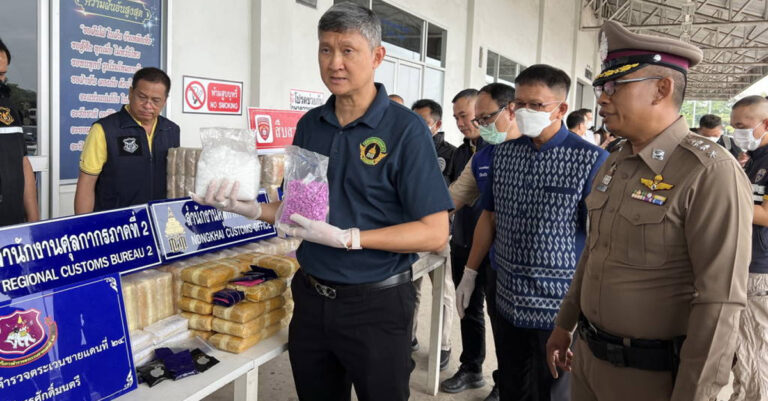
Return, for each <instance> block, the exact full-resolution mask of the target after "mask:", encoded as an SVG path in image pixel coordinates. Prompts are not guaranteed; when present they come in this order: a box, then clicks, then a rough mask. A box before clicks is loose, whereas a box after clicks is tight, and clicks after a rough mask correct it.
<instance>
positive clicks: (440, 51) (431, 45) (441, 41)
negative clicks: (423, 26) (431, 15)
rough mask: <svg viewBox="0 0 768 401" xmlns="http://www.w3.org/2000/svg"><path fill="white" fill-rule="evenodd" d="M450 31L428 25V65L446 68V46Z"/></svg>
mask: <svg viewBox="0 0 768 401" xmlns="http://www.w3.org/2000/svg"><path fill="white" fill-rule="evenodd" d="M447 36H448V31H446V30H445V29H442V28H439V27H436V26H434V25H432V24H427V64H429V65H433V66H438V67H445V44H446V42H447V41H448V39H447Z"/></svg>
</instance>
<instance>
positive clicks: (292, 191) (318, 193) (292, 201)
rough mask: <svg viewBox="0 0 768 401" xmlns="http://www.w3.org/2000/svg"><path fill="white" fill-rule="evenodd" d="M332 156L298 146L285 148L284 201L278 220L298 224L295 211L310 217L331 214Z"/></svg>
mask: <svg viewBox="0 0 768 401" xmlns="http://www.w3.org/2000/svg"><path fill="white" fill-rule="evenodd" d="M327 172H328V157H326V156H323V155H321V154H319V153H315V152H311V151H309V150H306V149H302V148H300V147H298V146H288V147H287V148H285V181H284V184H283V185H284V186H283V204H282V206H281V208H280V209H281V210H280V216H279V217H278V218H277V221H278V222H280V223H281V224H286V225H289V226H296V223H294V221H293V220H291V215H293V214H300V215H302V216H304V217H306V218H308V219H310V220H319V221H327V218H328V178H327Z"/></svg>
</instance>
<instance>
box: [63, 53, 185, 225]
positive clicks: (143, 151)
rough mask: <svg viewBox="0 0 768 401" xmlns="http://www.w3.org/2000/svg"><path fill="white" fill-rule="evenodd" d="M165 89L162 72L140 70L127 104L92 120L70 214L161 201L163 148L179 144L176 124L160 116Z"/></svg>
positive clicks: (167, 82)
mask: <svg viewBox="0 0 768 401" xmlns="http://www.w3.org/2000/svg"><path fill="white" fill-rule="evenodd" d="M170 90H171V79H170V78H169V77H168V75H167V74H166V73H165V72H163V71H162V70H160V69H158V68H154V67H147V68H142V69H140V70H139V71H136V73H135V74H134V76H133V83H132V85H131V88H130V89H129V92H128V94H129V96H128V104H127V105H125V106H124V107H123V108H122V109H121V110H120V111H119V112H117V113H115V114H112V115H110V116H107V117H104V118H102V119H100V120H98V121H96V123H94V124H93V126H92V127H91V131H90V132H89V133H88V137H87V138H86V139H85V146H84V147H83V153H82V154H81V155H80V176H79V177H78V179H77V190H76V192H75V214H83V213H90V212H94V211H101V210H110V209H116V208H120V207H125V206H131V205H136V204H141V203H146V202H148V201H151V200H156V199H165V197H166V174H167V173H166V160H167V156H168V149H170V148H175V147H178V146H179V126H178V125H176V124H175V123H173V122H172V121H170V120H168V119H167V118H165V117H163V116H161V115H160V112H161V111H162V110H163V108H164V107H165V101H166V100H167V99H168V93H169V92H170Z"/></svg>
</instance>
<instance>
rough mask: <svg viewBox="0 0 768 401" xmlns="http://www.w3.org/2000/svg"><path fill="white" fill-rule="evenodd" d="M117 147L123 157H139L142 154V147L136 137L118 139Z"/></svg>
mask: <svg viewBox="0 0 768 401" xmlns="http://www.w3.org/2000/svg"><path fill="white" fill-rule="evenodd" d="M117 146H118V147H119V148H120V155H121V156H139V155H141V154H142V152H141V145H140V144H139V142H138V138H136V137H135V136H121V137H118V138H117Z"/></svg>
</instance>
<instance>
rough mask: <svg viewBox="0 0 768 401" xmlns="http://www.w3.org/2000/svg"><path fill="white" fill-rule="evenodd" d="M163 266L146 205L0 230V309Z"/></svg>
mask: <svg viewBox="0 0 768 401" xmlns="http://www.w3.org/2000/svg"><path fill="white" fill-rule="evenodd" d="M158 264H160V255H159V253H158V251H157V242H156V240H155V235H154V233H153V231H152V225H151V223H150V218H149V211H148V209H147V207H146V205H142V206H137V207H129V208H124V209H117V210H112V211H108V212H101V213H91V214H86V215H82V216H73V217H66V218H62V219H57V220H48V221H44V222H39V223H32V224H26V225H19V226H11V227H6V228H3V229H0V306H3V305H4V304H6V303H8V302H9V301H10V300H11V299H14V298H18V297H21V296H25V295H29V294H34V293H37V292H41V291H45V290H51V289H54V288H58V287H61V286H65V285H69V284H73V283H77V282H81V281H85V280H89V279H93V278H96V277H99V276H104V275H107V274H112V273H120V272H128V271H135V270H139V269H142V268H145V267H150V266H155V265H158Z"/></svg>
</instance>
